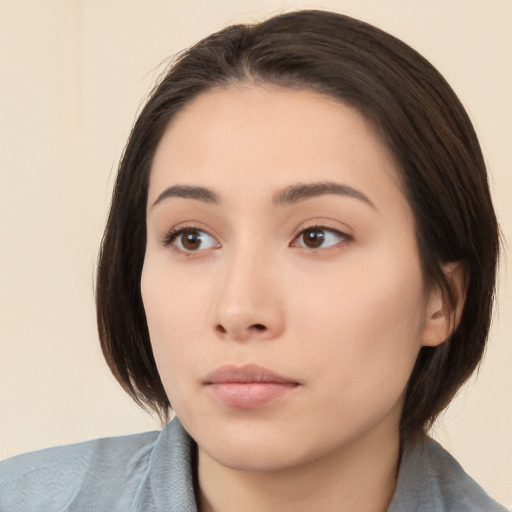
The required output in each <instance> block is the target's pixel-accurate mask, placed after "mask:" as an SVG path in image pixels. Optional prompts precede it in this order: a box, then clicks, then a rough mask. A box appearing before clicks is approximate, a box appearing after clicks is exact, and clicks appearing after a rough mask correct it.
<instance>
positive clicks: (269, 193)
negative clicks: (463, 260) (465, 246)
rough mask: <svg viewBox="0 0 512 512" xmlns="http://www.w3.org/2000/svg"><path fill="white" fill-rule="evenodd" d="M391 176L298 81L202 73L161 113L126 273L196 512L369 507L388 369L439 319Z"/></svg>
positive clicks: (389, 439) (388, 448) (395, 418)
mask: <svg viewBox="0 0 512 512" xmlns="http://www.w3.org/2000/svg"><path fill="white" fill-rule="evenodd" d="M397 176H398V175H397V170H396V164H395V162H394V159H393V157H392V155H391V154H390V153H389V151H388V150H387V148H386V147H385V146H384V145H383V144H382V143H381V141H380V139H379V137H378V136H377V134H376V133H375V131H374V130H373V128H372V126H371V124H370V123H369V122H368V121H367V120H366V119H365V118H364V117H362V116H361V115H360V114H359V113H358V112H357V111H356V110H354V109H352V108H350V107H348V106H346V105H344V104H342V103H340V102H338V101H336V100H334V99H332V98H329V97H326V96H323V95H320V94H317V93H314V92H311V91H304V90H291V89H285V88H279V87H273V86H261V85H258V86H257V85H239V86H230V87H227V88H223V89H218V90H214V91H212V92H208V93H205V94H203V95H201V96H199V97H198V98H197V99H195V100H194V101H193V102H192V103H191V104H189V105H188V106H187V107H186V108H185V109H184V110H183V111H182V112H180V113H179V114H178V115H177V116H176V117H175V118H174V119H173V121H172V122H171V124H170V126H169V127H168V129H167V131H166V133H165V134H164V136H163V138H162V140H161V142H160V144H159V147H158V149H157V152H156V155H155V158H154V161H153V166H152V171H151V177H150V186H149V194H148V210H147V230H148V237H147V249H146V256H145V262H144V268H143V272H142V279H141V290H142V296H143V301H144V306H145V310H146V315H147V320H148V326H149V331H150V336H151V341H152V346H153V351H154V356H155V359H156V362H157V366H158V370H159V373H160V375H161V378H162V382H163V384H164V387H165V390H166V392H167V395H168V397H169V399H170V402H171V403H172V406H173V409H174V410H175V412H176V414H177V416H178V417H179V418H180V420H181V422H182V424H183V426H184V427H185V429H186V430H187V431H188V432H189V433H190V435H191V436H192V437H193V439H195V441H196V442H197V444H198V481H199V486H200V489H199V492H198V497H199V506H200V509H201V510H202V511H203V512H204V511H209V510H213V511H218V512H220V511H222V512H229V511H240V510H244V511H245V512H252V511H258V512H263V511H275V510H280V511H288V510H289V511H292V510H293V511H302V510H304V511H311V510H322V511H329V510H340V504H343V505H344V506H343V509H345V510H358V511H361V512H370V511H371V512H377V511H385V510H386V509H387V507H388V505H389V502H390V500H391V498H392V495H393V491H394V488H395V485H396V477H397V470H398V453H399V435H398V426H399V421H400V413H401V409H402V403H403V397H404V392H405V388H406V384H407V380H408V378H409V376H410V374H411V371H412V368H413V365H414V362H415V360H416V357H417V355H418V351H419V350H420V348H421V346H423V345H436V344H438V343H441V342H442V341H443V340H444V339H445V338H446V337H447V334H448V327H449V326H448V324H449V320H448V316H447V315H446V314H445V313H444V309H445V308H443V304H442V300H441V298H440V294H439V293H437V292H435V291H430V290H427V289H426V287H425V284H424V280H423V277H422V273H421V267H420V260H419V256H418V250H417V245H416V241H415V236H414V220H413V214H412V211H411V208H410V206H409V204H408V203H407V201H406V199H405V197H404V195H403V193H402V191H401V189H400V186H399V183H398V178H397ZM251 365H257V367H258V368H257V369H256V370H255V369H254V366H251ZM226 368H227V369H226ZM261 368H263V370H262V369H261Z"/></svg>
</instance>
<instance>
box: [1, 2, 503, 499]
mask: <svg viewBox="0 0 512 512" xmlns="http://www.w3.org/2000/svg"><path fill="white" fill-rule="evenodd" d="M299 7H320V8H327V9H331V10H337V11H340V12H343V13H346V14H349V15H353V16H355V17H359V18H361V19H363V20H365V21H368V22H370V23H374V24H376V25H377V26H380V27H381V28H383V29H385V30H387V31H389V32H391V33H393V34H394V35H396V36H398V37H400V38H402V39H403V40H405V41H406V42H408V43H410V44H411V45H412V46H413V47H415V48H416V49H417V50H419V51H420V52H421V53H423V54H424V55H425V56H426V57H427V58H428V59H430V60H431V61H432V62H433V63H434V65H436V66H437V67H438V68H439V69H440V71H441V72H442V73H443V74H444V75H445V76H446V78H447V79H448V81H449V82H450V83H451V84H452V86H453V87H454V89H455V90H456V91H457V92H458V94H459V96H460V98H461V99H462V101H463V103H464V104H465V105H466V107H467V109H468V111H469V113H470V115H471V117H472V119H473V121H474V124H475V127H476V129H477V132H478V133H479V134H480V138H481V143H482V146H483V149H484V153H485V155H486V159H487V162H488V165H489V170H490V173H491V181H492V189H493V193H494V198H495V203H496V207H497V211H498V214H499V217H500V221H501V225H502V228H503V232H504V235H505V237H506V238H508V240H511V239H512V201H511V199H510V198H511V197H512V171H511V169H512V158H511V154H510V144H511V143H510V138H511V135H512V92H511V91H512V67H511V63H512V31H511V30H510V27H511V25H512V1H510V0H473V1H470V0H429V1H414V0H394V1H391V0H389V1H385V0H384V1H378V0H367V1H366V0H362V1H356V0H338V1H336V0H333V1H327V0H325V1H322V2H320V1H310V2H303V1H299V0H295V1H279V0H258V1H251V0H212V1H207V0H202V1H197V0H193V1H192V0H187V1H178V0H174V1H173V0H169V1H147V0H146V1H143V0H139V1H134V0H133V1H128V0H110V1H107V0H105V1H100V0H90V1H74V0H61V1H45V0H35V1H24V0H0V240H1V241H0V244H1V245H0V321H1V323H0V458H2V457H5V456H9V455H12V454H14V453H18V452H21V451H27V450H33V449H36V448H41V447H45V446H49V445H55V444H63V443H69V442H74V441H80V440H85V439H88V438H93V437H98V436H107V435H116V434H123V433H129V432H135V431H140V430H146V429H152V428H156V427H157V423H156V421H155V420H152V419H151V418H150V417H148V416H147V415H146V414H145V413H143V412H142V411H140V410H139V409H138V408H137V407H136V406H135V405H133V404H132V403H131V401H130V399H129V398H127V397H125V395H124V394H123V392H122V391H121V389H120V388H119V386H118V385H117V384H116V382H115V381H114V379H113V377H111V375H110V374H109V371H108V369H107V367H106V365H105V364H104V362H103V360H102V356H101V353H100V350H99V347H98V343H97V334H96V330H95V318H94V306H93V296H92V283H93V273H94V263H95V259H96V251H97V247H98V244H99V241H100V237H101V233H102V228H103V223H104V221H105V216H106V211H107V206H108V202H109V194H110V190H111V185H112V181H113V176H114V173H115V171H114V170H115V167H116V162H117V160H118V157H119V154H120V152H121V150H122V147H123V144H124V142H125V139H126V137H127V135H128V132H129V129H130V126H131V123H132V122H133V118H134V115H135V112H136V110H137V108H138V107H139V105H140V102H141V99H142V98H143V97H144V95H145V94H146V93H147V92H148V90H149V87H150V84H151V83H152V82H153V80H154V79H155V77H156V71H157V67H158V65H159V64H160V63H161V62H162V61H163V60H164V59H165V58H167V57H168V56H170V55H171V54H173V53H175V52H176V51H178V50H180V49H182V48H183V47H185V46H188V45H190V44H192V43H193V42H195V41H196V40H197V39H198V38H200V37H202V36H204V35H206V34H207V33H209V32H211V31H213V30H215V29H218V28H221V27H222V26H224V25H226V24H228V23H232V22H237V21H252V20H255V19H259V18H261V17H262V16H267V15H269V14H273V13H277V12H279V11H282V10H289V9H294V8H299ZM511 270H512V266H511V263H510V259H509V261H508V262H505V261H503V263H502V268H501V271H502V272H501V287H500V294H499V310H498V312H497V315H496V318H495V322H494V327H493V332H492V336H491V343H490V345H489V349H488V351H487V357H486V360H485V363H484V365H483V366H482V368H481V370H480V374H479V376H478V379H477V380H476V383H475V382H472V383H471V384H470V385H469V386H468V387H466V388H465V389H464V391H463V392H462V393H461V394H460V396H459V398H458V400H457V401H456V403H455V404H454V405H453V406H452V407H451V408H450V410H449V411H448V413H447V414H446V415H445V416H444V418H443V419H442V420H441V421H440V422H439V424H438V426H437V429H436V432H437V434H436V435H437V436H438V437H439V438H441V439H442V441H443V443H444V444H445V445H446V446H447V447H448V448H449V449H450V450H451V451H452V453H453V454H454V455H455V456H456V457H457V458H458V460H459V461H460V462H461V463H462V464H463V466H464V467H465V468H466V470H467V471H468V472H469V473H470V474H472V475H473V476H474V477H475V478H476V479H477V480H478V481H479V482H480V483H481V484H482V485H483V486H484V487H485V488H487V489H488V491H489V492H490V493H491V494H493V495H494V496H495V497H497V498H498V499H499V500H501V501H502V502H504V503H505V504H507V505H508V506H512V483H511V476H512V434H511V432H512V428H511V420H512V372H511V371H510V368H511V363H512V346H511V343H510V333H511V332H512V283H511V276H510V273H511ZM507 273H508V275H507Z"/></svg>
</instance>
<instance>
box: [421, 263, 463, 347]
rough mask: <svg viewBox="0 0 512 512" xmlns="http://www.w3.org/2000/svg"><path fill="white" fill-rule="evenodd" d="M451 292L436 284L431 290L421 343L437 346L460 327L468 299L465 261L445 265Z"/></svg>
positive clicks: (444, 270) (445, 273)
mask: <svg viewBox="0 0 512 512" xmlns="http://www.w3.org/2000/svg"><path fill="white" fill-rule="evenodd" d="M443 272H444V275H445V278H446V280H447V282H448V285H449V288H450V293H448V292H447V291H445V290H443V289H442V288H441V287H440V286H436V287H435V289H433V290H432V291H431V295H430V297H429V303H428V307H427V312H426V316H425V325H424V328H423V333H422V339H421V344H422V346H429V347H436V346H438V345H440V344H441V343H443V342H444V341H446V340H447V339H448V338H449V337H450V336H451V335H452V333H453V332H454V331H455V329H456V328H457V327H458V325H459V322H460V319H461V316H462V311H463V309H464V302H465V300H466V289H467V272H466V269H465V265H464V263H463V262H461V261H458V262H450V263H446V264H445V265H443Z"/></svg>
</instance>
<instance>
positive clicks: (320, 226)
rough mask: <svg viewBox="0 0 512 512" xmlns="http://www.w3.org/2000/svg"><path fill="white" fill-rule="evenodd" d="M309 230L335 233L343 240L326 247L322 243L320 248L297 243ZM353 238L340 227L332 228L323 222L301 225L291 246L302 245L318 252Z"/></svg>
mask: <svg viewBox="0 0 512 512" xmlns="http://www.w3.org/2000/svg"><path fill="white" fill-rule="evenodd" d="M308 231H324V232H326V233H329V234H334V235H335V236H337V237H339V238H340V239H341V240H340V242H338V243H335V244H331V245H328V246H326V247H325V246H323V245H321V246H319V247H318V248H312V247H307V246H301V245H297V244H296V241H297V240H299V239H300V237H301V236H303V235H304V234H305V233H306V232H308ZM352 240H353V238H352V237H351V236H350V235H348V234H347V233H344V232H343V231H340V230H339V229H335V228H331V227H328V226H325V225H323V224H314V225H301V226H299V227H298V228H297V231H296V235H295V237H294V238H293V240H292V242H290V246H291V247H300V248H303V249H306V250H309V251H311V252H316V251H318V250H319V249H324V250H327V249H330V248H331V247H334V246H337V245H338V244H339V243H347V242H350V241H352Z"/></svg>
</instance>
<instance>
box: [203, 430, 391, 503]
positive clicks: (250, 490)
mask: <svg viewBox="0 0 512 512" xmlns="http://www.w3.org/2000/svg"><path fill="white" fill-rule="evenodd" d="M375 434H377V435H375ZM378 434H379V433H375V432H373V433H372V434H370V435H369V438H368V436H364V438H361V439H359V440H357V441H355V442H353V443H350V446H349V447H343V448H340V449H339V450H336V451H333V452H330V453H329V454H327V455H325V456H323V457H321V458H318V459H316V460H313V461H309V462H306V463H302V464H299V465H295V466H293V467H291V468H285V469H280V470H273V471H269V472H262V471H245V470H239V469H234V468H229V467H226V466H223V465H222V464H219V463H218V462H217V461H215V460H214V459H212V458H211V457H210V456H209V455H208V454H206V453H205V452H204V451H202V450H201V448H199V450H198V455H199V459H198V475H199V505H200V507H199V510H200V511H201V512H235V511H240V510H244V512H267V511H268V512H270V511H275V510H279V511H280V512H289V511H290V512H291V511H294V512H302V511H311V510H322V511H324V512H329V511H335V510H336V511H338V510H340V507H341V508H342V509H346V510H357V511H359V512H385V511H386V510H387V508H388V506H389V503H390V502H391V499H392V496H393V493H394V490H395V487H396V479H397V473H398V462H399V461H398V459H399V439H398V433H397V434H396V435H393V436H391V437H390V435H389V432H388V435H386V436H383V435H378Z"/></svg>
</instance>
